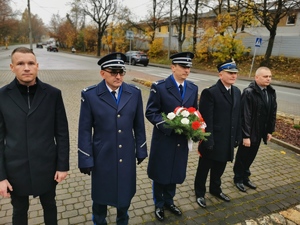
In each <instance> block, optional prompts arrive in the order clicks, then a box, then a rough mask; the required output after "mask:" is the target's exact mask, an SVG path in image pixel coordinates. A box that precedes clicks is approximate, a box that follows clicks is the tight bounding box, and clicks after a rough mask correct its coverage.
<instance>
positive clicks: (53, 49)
mask: <svg viewBox="0 0 300 225" xmlns="http://www.w3.org/2000/svg"><path fill="white" fill-rule="evenodd" d="M47 51H48V52H58V47H57V46H56V45H49V46H48V47H47Z"/></svg>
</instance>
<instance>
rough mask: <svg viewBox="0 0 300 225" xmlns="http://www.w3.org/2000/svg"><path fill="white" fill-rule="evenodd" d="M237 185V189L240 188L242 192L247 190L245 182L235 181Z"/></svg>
mask: <svg viewBox="0 0 300 225" xmlns="http://www.w3.org/2000/svg"><path fill="white" fill-rule="evenodd" d="M235 186H236V187H237V189H239V190H240V191H242V192H246V188H245V186H244V184H243V183H235Z"/></svg>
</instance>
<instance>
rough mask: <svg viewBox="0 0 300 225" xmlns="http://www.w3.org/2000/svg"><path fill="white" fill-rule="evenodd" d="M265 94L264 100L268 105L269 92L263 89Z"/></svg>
mask: <svg viewBox="0 0 300 225" xmlns="http://www.w3.org/2000/svg"><path fill="white" fill-rule="evenodd" d="M263 93H264V98H265V100H266V102H267V103H268V100H269V99H268V92H267V89H266V88H264V89H263Z"/></svg>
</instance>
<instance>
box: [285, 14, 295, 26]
mask: <svg viewBox="0 0 300 225" xmlns="http://www.w3.org/2000/svg"><path fill="white" fill-rule="evenodd" d="M295 23H296V14H291V15H288V16H287V21H286V25H295Z"/></svg>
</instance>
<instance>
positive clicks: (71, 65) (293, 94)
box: [0, 45, 300, 116]
mask: <svg viewBox="0 0 300 225" xmlns="http://www.w3.org/2000/svg"><path fill="white" fill-rule="evenodd" d="M33 46H34V49H33V50H34V52H35V54H36V56H37V59H38V62H39V66H40V70H76V71H80V70H95V71H99V66H98V65H97V61H98V58H97V57H90V56H82V55H78V54H72V53H71V52H70V53H65V52H47V50H46V48H45V47H44V48H43V49H38V48H35V45H33ZM14 47H15V46H14ZM14 47H12V46H10V47H9V49H8V50H4V48H3V47H0V71H1V70H3V71H5V70H9V63H10V57H9V56H10V53H11V51H12V50H13V49H14ZM127 71H128V73H130V72H131V71H132V72H136V71H138V72H141V73H144V74H148V75H149V76H155V78H156V79H164V78H165V77H167V76H169V75H170V72H171V70H170V68H169V67H168V66H165V67H157V66H151V65H149V66H147V67H144V66H142V65H138V66H130V65H127ZM135 74H137V75H135V76H137V77H138V76H139V74H138V73H135ZM188 80H191V81H193V82H194V83H195V84H197V85H198V87H199V91H200V92H201V90H202V89H203V88H206V87H209V86H211V85H212V84H214V83H215V82H216V81H217V80H218V76H217V72H216V73H215V74H211V73H205V72H203V71H200V72H199V71H194V70H192V72H191V73H190V75H189V77H188ZM249 82H250V80H248V79H246V80H245V79H238V80H237V81H236V83H235V85H236V86H237V87H239V88H240V89H241V90H243V89H244V88H245V87H247V86H248V84H249ZM273 84H275V82H273ZM0 86H1V80H0ZM274 87H275V89H276V92H277V102H278V111H279V112H282V113H285V114H288V115H295V116H300V101H299V99H300V89H299V88H295V87H291V86H289V85H284V86H282V85H274ZM298 87H300V84H299V86H298ZM199 94H200V93H199Z"/></svg>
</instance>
